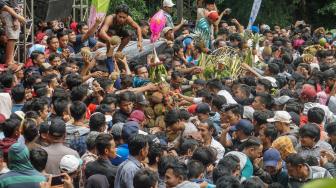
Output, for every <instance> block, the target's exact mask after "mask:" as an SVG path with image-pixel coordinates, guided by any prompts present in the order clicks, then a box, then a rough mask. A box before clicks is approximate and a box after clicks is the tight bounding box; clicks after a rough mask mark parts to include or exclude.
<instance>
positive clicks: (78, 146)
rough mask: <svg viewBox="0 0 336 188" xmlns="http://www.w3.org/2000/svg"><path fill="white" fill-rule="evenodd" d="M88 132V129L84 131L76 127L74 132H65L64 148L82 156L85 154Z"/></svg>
mask: <svg viewBox="0 0 336 188" xmlns="http://www.w3.org/2000/svg"><path fill="white" fill-rule="evenodd" d="M72 126H73V125H72ZM89 132H90V130H89V129H87V130H86V129H85V128H82V127H79V128H77V127H76V128H75V130H69V131H68V130H67V133H66V137H65V143H66V146H68V147H69V148H71V149H73V150H76V151H77V152H78V153H79V155H80V156H82V155H83V154H84V153H85V152H86V137H87V135H88V134H89Z"/></svg>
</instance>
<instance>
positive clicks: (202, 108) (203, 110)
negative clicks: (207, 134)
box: [196, 103, 211, 114]
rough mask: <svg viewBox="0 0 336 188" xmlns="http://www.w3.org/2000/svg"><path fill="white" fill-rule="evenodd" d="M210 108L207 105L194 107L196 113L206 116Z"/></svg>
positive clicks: (201, 104) (202, 104)
mask: <svg viewBox="0 0 336 188" xmlns="http://www.w3.org/2000/svg"><path fill="white" fill-rule="evenodd" d="M210 112H211V110H210V106H209V105H208V104H207V103H200V104H198V105H197V107H196V113H200V114H207V113H210Z"/></svg>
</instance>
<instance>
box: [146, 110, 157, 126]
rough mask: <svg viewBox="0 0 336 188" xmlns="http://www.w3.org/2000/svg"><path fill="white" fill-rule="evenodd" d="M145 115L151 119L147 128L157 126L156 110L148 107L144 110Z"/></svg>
mask: <svg viewBox="0 0 336 188" xmlns="http://www.w3.org/2000/svg"><path fill="white" fill-rule="evenodd" d="M144 113H145V115H146V116H147V117H150V118H149V120H148V122H147V127H148V128H152V127H154V126H155V113H154V110H153V108H152V107H151V106H146V107H145V108H144Z"/></svg>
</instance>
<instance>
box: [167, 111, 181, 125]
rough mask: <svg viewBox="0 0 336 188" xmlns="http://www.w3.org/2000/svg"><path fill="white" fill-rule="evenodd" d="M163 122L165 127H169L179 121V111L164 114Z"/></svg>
mask: <svg viewBox="0 0 336 188" xmlns="http://www.w3.org/2000/svg"><path fill="white" fill-rule="evenodd" d="M164 121H165V123H166V127H170V126H172V125H174V124H175V123H177V122H178V121H179V111H178V110H170V111H168V112H167V113H166V114H165V117H164Z"/></svg>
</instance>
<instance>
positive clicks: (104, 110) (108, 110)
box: [96, 104, 112, 114]
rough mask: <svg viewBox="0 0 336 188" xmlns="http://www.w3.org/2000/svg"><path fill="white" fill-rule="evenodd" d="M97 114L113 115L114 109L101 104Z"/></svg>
mask: <svg viewBox="0 0 336 188" xmlns="http://www.w3.org/2000/svg"><path fill="white" fill-rule="evenodd" d="M96 112H100V113H102V114H106V113H111V112H112V109H111V107H110V106H109V105H108V104H100V105H99V106H97V108H96Z"/></svg>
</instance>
